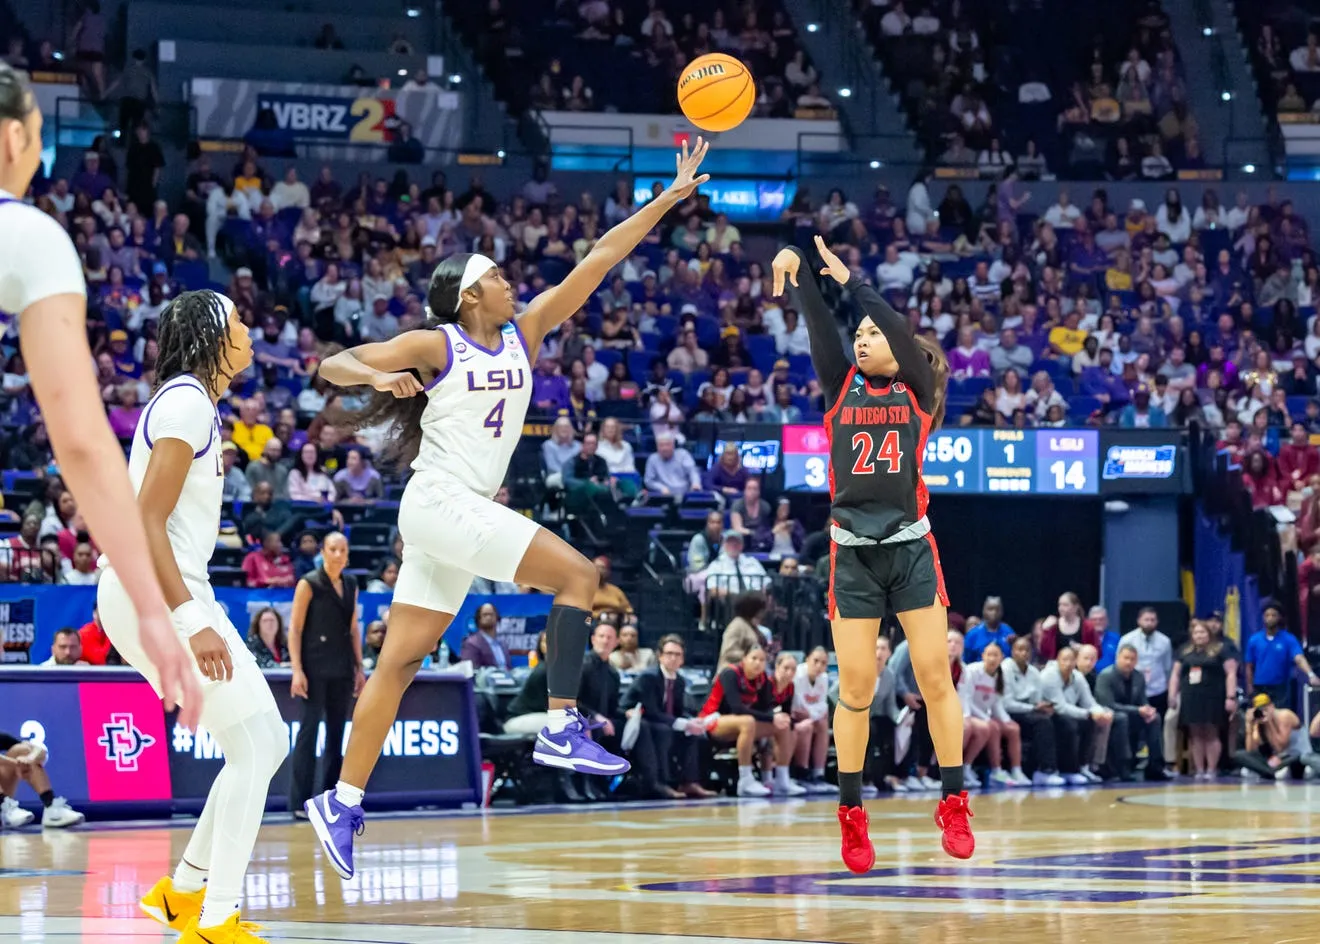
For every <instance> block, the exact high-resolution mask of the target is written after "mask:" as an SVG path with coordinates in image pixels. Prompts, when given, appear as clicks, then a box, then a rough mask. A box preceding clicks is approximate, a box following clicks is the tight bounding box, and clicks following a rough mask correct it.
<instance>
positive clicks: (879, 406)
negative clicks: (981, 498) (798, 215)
mask: <svg viewBox="0 0 1320 944" xmlns="http://www.w3.org/2000/svg"><path fill="white" fill-rule="evenodd" d="M793 251H794V252H797V253H799V255H801V251H800V250H793ZM811 271H812V267H811V265H810V263H809V262H808V260H807V259H806V258H805V256H804V257H803V258H802V264H801V265H800V267H799V272H801V273H802V278H801V281H800V285H799V286H796V287H795V286H793V285H792V284H791V283H790V285H789V298H790V301H791V302H792V303H793V304H794V305H795V306H797V308H798V310H799V311H801V312H802V314H803V315H804V317H805V320H806V322H807V333H808V335H809V336H810V339H811V362H812V364H813V366H814V367H815V368H816V375H817V376H818V377H819V378H820V384H821V389H822V390H823V391H824V392H825V402H826V403H829V404H831V407H830V410H829V412H828V413H826V414H825V433H826V435H827V436H828V437H829V441H830V498H831V499H832V500H833V509H832V517H833V520H834V522H835V523H836V524H837V525H838V526H839V527H841V528H843V529H845V530H847V531H849V532H851V533H853V534H855V535H857V536H858V537H862V538H870V539H871V540H873V541H877V542H879V541H884V540H885V539H887V538H890V537H893V536H894V535H895V534H897V533H899V532H900V531H902V530H903V529H904V528H907V527H909V526H910V525H913V524H916V523H917V522H918V521H920V520H921V518H922V517H923V516H924V515H925V514H926V504H927V501H928V496H927V493H926V486H925V484H924V483H923V482H922V479H921V462H922V457H923V453H924V452H925V449H926V437H927V436H929V435H930V431H931V426H932V424H933V420H932V416H933V413H934V404H935V393H936V391H935V372H934V369H933V368H932V367H931V364H930V361H929V360H928V359H927V357H926V352H925V351H923V350H922V349H921V346H920V345H919V344H918V343H917V341H916V339H915V338H914V337H913V336H912V329H911V326H910V325H909V324H908V322H907V321H906V319H904V318H903V316H902V315H900V314H899V313H898V312H896V311H894V309H893V307H891V306H890V305H889V303H888V302H886V301H885V300H884V299H883V298H881V297H880V294H879V293H878V292H877V291H876V290H875V289H874V288H872V287H871V286H869V285H867V284H866V283H865V282H863V281H862V280H861V279H860V278H857V277H855V276H854V277H853V278H852V279H851V280H850V281H849V282H848V284H847V286H846V288H847V291H848V294H849V295H850V296H851V297H852V300H853V301H854V302H855V303H856V305H857V307H858V309H859V310H860V311H861V313H862V315H863V317H866V318H870V319H871V321H872V322H873V323H874V324H875V326H876V328H878V329H879V330H880V332H881V333H882V334H883V335H884V337H885V340H886V341H887V342H888V343H889V347H890V350H892V351H893V354H894V360H895V361H897V362H898V374H897V376H895V377H866V376H865V375H863V374H862V373H861V371H859V370H858V369H857V367H856V366H855V365H853V363H852V362H851V360H850V359H849V357H848V355H847V353H846V352H845V346H844V344H843V343H841V341H842V339H841V338H840V337H839V328H840V320H839V319H838V318H836V317H835V315H834V313H833V312H832V311H831V310H830V309H829V307H828V306H827V305H826V303H825V299H824V297H823V296H822V295H821V292H820V286H818V285H817V284H816V280H815V279H814V278H813V277H811V275H810V274H809V273H810V272H811Z"/></svg>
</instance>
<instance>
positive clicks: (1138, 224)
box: [1123, 197, 1146, 236]
mask: <svg viewBox="0 0 1320 944" xmlns="http://www.w3.org/2000/svg"><path fill="white" fill-rule="evenodd" d="M1145 225H1146V201H1145V200H1142V199H1141V198H1140V197H1133V198H1132V202H1131V203H1130V204H1128V211H1127V215H1126V217H1125V218H1124V220H1123V228H1124V229H1126V230H1127V231H1128V235H1129V236H1135V235H1137V233H1140V232H1141V230H1142V228H1143V227H1144V226H1145Z"/></svg>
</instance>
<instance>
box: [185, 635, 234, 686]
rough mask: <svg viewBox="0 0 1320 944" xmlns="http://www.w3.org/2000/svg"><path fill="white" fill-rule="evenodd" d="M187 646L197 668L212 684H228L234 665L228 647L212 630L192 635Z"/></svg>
mask: <svg viewBox="0 0 1320 944" xmlns="http://www.w3.org/2000/svg"><path fill="white" fill-rule="evenodd" d="M188 646H189V648H191V649H192V651H193V658H195V659H196V660H197V668H199V669H201V670H202V674H203V675H205V676H206V677H207V678H209V679H210V680H211V681H212V682H228V681H229V680H230V679H231V678H233V677H234V663H233V662H232V661H231V660H230V658H229V647H228V646H226V645H225V641H224V640H223V639H221V638H220V634H219V633H217V632H216V631H215V630H214V629H211V628H209V627H208V628H207V629H203V630H201V631H200V632H196V633H193V635H192V636H190V637H189V638H188Z"/></svg>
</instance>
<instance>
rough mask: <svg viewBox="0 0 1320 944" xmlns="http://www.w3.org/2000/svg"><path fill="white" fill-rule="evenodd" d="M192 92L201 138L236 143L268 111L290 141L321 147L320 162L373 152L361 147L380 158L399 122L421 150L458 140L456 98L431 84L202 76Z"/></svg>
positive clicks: (459, 126)
mask: <svg viewBox="0 0 1320 944" xmlns="http://www.w3.org/2000/svg"><path fill="white" fill-rule="evenodd" d="M190 90H191V96H192V105H193V107H194V108H195V109H196V110H197V135H198V137H201V138H230V139H236V138H242V137H243V135H245V134H247V133H248V131H250V130H251V129H252V125H253V123H254V122H255V121H256V119H257V112H258V111H260V110H261V109H262V108H265V107H269V108H270V109H271V111H272V112H273V113H274V115H275V122H276V124H277V125H278V126H279V127H280V128H281V129H282V130H284V131H288V132H290V133H291V134H292V135H293V136H294V138H295V139H296V140H298V141H300V142H306V143H314V144H321V145H325V146H326V147H324V148H318V153H317V155H316V156H318V157H322V158H326V159H331V158H354V157H358V156H363V155H364V154H366V155H371V154H373V152H374V150H375V149H372V148H369V147H368V148H364V147H363V146H364V145H368V146H369V145H375V146H376V147H377V148H380V149H382V150H381V155H383V149H384V148H386V147H388V146H389V145H390V143H391V142H392V141H393V139H394V138H393V132H394V129H395V128H397V127H398V125H399V124H400V122H407V123H408V124H409V125H411V126H412V129H413V137H415V138H417V140H419V141H420V142H421V143H422V145H423V146H424V147H427V148H440V149H457V148H458V146H459V144H460V142H461V139H462V132H463V127H462V112H461V111H460V110H459V96H458V93H457V92H446V91H443V90H441V89H439V88H436V87H434V86H432V87H428V88H425V89H417V90H411V91H404V90H402V89H380V88H360V87H358V86H354V85H317V84H311V83H305V84H304V83H290V82H253V81H248V80H247V79H207V78H202V79H193V80H192V82H191V86H190ZM378 156H380V155H378ZM366 159H376V158H375V157H368V158H366Z"/></svg>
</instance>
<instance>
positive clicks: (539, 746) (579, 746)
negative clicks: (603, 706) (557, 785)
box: [532, 708, 632, 777]
mask: <svg viewBox="0 0 1320 944" xmlns="http://www.w3.org/2000/svg"><path fill="white" fill-rule="evenodd" d="M565 710H566V711H567V712H568V726H567V727H566V728H564V730H562V731H560V732H559V733H558V734H555V733H552V732H551V731H550V729H549V728H542V729H541V733H540V734H538V735H537V736H536V748H535V750H533V751H532V760H534V761H536V762H537V763H538V764H540V765H542V766H543V767H562V768H563V769H565V770H572V771H574V772H576V773H580V774H601V775H603V776H607V777H609V776H614V775H616V774H624V773H627V772H628V771H629V770H630V769H631V768H632V764H630V763H628V762H627V761H626V760H624V759H623V758H622V757H615V756H614V755H613V754H611V753H610V752H609V751H607V750H605V748H603V747H601V746H600V745H599V744H597V743H596V742H595V741H593V740H592V739H591V733H590V732H592V731H593V730H595V729H596V728H599V727H601V725H599V724H597V723H595V722H591V721H588V720H587V719H586V718H584V717H582V715H581V713H580V712H579V711H578V710H577V709H576V708H568V709H565Z"/></svg>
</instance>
